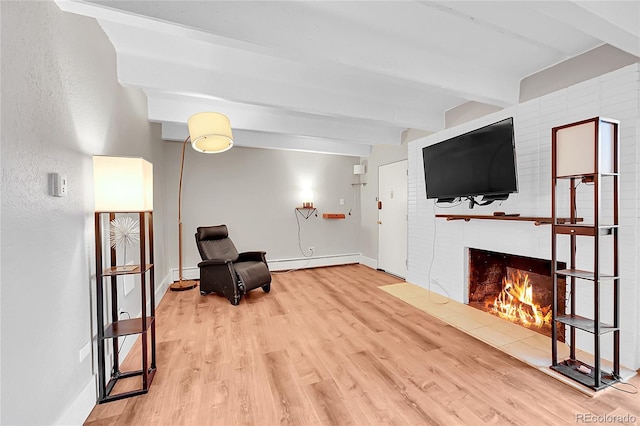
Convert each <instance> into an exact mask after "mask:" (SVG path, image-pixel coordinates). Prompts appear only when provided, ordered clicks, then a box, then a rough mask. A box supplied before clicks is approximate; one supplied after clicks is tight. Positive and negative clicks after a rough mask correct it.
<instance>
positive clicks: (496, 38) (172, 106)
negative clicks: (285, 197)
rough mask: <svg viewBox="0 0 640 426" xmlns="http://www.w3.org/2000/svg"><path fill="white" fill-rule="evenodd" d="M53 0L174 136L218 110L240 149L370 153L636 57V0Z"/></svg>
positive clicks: (639, 17)
mask: <svg viewBox="0 0 640 426" xmlns="http://www.w3.org/2000/svg"><path fill="white" fill-rule="evenodd" d="M56 3H57V4H58V5H59V7H60V8H61V9H62V10H65V11H69V12H74V13H78V14H82V15H86V16H91V17H94V18H96V19H97V20H98V22H99V24H100V25H101V26H102V28H103V29H104V31H105V32H106V34H107V36H108V37H109V40H110V41H111V43H113V46H114V47H115V50H116V52H117V63H118V80H119V81H120V83H121V84H123V85H125V86H131V87H138V88H141V89H143V90H144V91H145V93H146V95H147V97H148V106H149V120H150V121H154V122H160V123H162V133H163V138H164V139H167V140H179V141H182V140H184V138H185V137H186V136H187V129H186V124H185V123H186V121H187V119H188V117H189V116H190V115H191V114H194V113H196V112H200V111H218V112H222V113H224V114H226V115H228V116H229V118H230V120H231V124H232V127H233V131H234V140H235V142H236V144H237V145H240V146H255V147H267V148H280V149H296V150H307V151H315V152H327V153H339V154H345V155H355V156H367V155H369V153H370V150H371V147H372V146H373V145H377V144H391V145H399V144H400V141H401V133H402V132H403V131H404V130H405V129H408V128H413V129H420V130H426V131H438V130H440V129H442V128H443V127H444V113H445V111H447V110H449V109H451V108H453V107H455V106H457V105H460V104H463V103H465V102H467V101H477V102H484V103H489V104H493V105H497V106H501V107H504V106H508V105H512V104H515V103H517V102H518V94H519V84H520V81H521V80H522V79H523V78H524V77H527V76H529V75H531V74H534V73H536V72H538V71H540V70H543V69H545V68H547V67H549V66H551V65H554V64H557V63H559V62H562V61H564V60H566V59H568V58H571V57H574V56H576V55H579V54H581V53H584V52H586V51H588V50H591V49H593V48H595V47H597V46H600V45H602V44H605V43H606V44H610V45H612V46H614V47H617V48H618V49H620V50H623V51H625V52H627V53H630V54H632V55H635V56H640V2H638V1H621V2H618V1H602V2H598V1H589V2H574V1H531V2H527V1H511V2H508V1H437V2H433V1H81V0H70V1H64V0H56Z"/></svg>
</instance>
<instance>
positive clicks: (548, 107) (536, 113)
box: [407, 64, 640, 369]
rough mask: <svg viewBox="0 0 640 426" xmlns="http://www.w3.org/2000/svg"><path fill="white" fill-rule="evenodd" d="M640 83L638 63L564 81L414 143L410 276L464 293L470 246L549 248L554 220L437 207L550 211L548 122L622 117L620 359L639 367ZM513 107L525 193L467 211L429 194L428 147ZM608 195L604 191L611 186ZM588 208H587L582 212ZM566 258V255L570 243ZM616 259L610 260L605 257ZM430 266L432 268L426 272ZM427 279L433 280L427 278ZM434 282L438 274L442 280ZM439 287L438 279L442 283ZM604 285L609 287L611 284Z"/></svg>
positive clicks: (585, 300) (584, 259)
mask: <svg viewBox="0 0 640 426" xmlns="http://www.w3.org/2000/svg"><path fill="white" fill-rule="evenodd" d="M639 104H640V84H639V66H638V64H634V65H631V66H627V67H625V68H622V69H620V70H617V71H613V72H611V73H608V74H604V75H602V76H600V77H597V78H594V79H591V80H588V81H585V82H583V83H580V84H577V85H574V86H571V87H568V88H567V89H563V90H559V91H557V92H554V93H551V94H548V95H545V96H543V97H540V98H537V99H533V100H530V101H527V102H525V103H522V104H519V105H516V106H513V107H509V108H506V109H504V110H503V111H500V112H497V113H494V114H491V115H489V116H486V117H483V118H481V119H478V120H475V121H473V122H469V123H466V124H464V125H461V126H458V127H455V128H451V129H447V130H445V131H442V132H439V133H437V134H434V135H431V136H429V137H427V138H424V139H421V140H418V141H414V142H411V143H410V144H409V268H408V273H407V281H410V282H413V283H416V284H418V285H421V286H423V287H429V286H430V285H431V289H432V290H434V291H436V292H439V293H447V294H448V295H449V296H450V297H452V298H453V299H455V300H458V301H464V299H465V297H466V292H467V285H468V284H467V270H466V268H467V266H466V265H467V259H466V250H467V248H468V247H475V248H481V249H487V250H494V251H500V252H507V253H514V254H520V255H524V256H532V257H539V258H544V259H550V258H551V230H550V227H548V226H546V227H545V226H540V227H535V226H534V225H533V224H531V223H527V222H522V223H519V222H499V221H480V220H476V221H473V220H472V221H470V222H463V221H453V222H446V221H445V220H444V219H435V218H434V213H436V214H440V213H458V214H463V213H471V214H491V213H492V212H493V211H496V210H501V211H506V212H510V213H520V214H522V215H523V216H550V215H551V128H552V127H555V126H559V125H562V124H568V123H572V122H575V121H578V120H582V119H585V118H590V117H594V116H604V117H609V118H614V119H618V120H620V121H621V127H620V129H621V130H620V136H621V140H620V153H621V156H620V158H621V164H620V173H621V178H620V180H621V194H620V224H621V229H620V272H621V294H622V300H621V312H622V318H621V341H622V344H621V362H622V363H623V364H624V365H626V366H627V367H631V368H634V369H637V368H639V367H640V337H639V335H640V327H639V323H640V316H639V314H638V306H640V290H639V289H640V286H638V280H637V277H638V272H639V269H640V260H639V259H640V256H639V254H640V248H639V246H640V231H639V229H640V202H639V200H638V192H639V191H638V190H639V189H640V164H639V159H640V151H639V143H640V136H639V135H640V123H639V120H640V119H639V117H640V111H639ZM510 116H513V117H514V120H515V139H516V151H517V159H518V165H517V166H518V179H519V193H518V194H514V195H511V196H510V197H509V199H508V200H507V201H505V202H503V203H502V204H496V203H494V204H493V205H490V206H486V207H478V206H476V207H475V208H474V210H473V211H469V209H468V207H467V204H466V203H464V204H463V205H460V206H458V207H455V208H451V209H444V208H439V207H434V203H433V200H427V199H426V196H425V186H424V171H423V165H422V148H423V147H424V146H427V145H431V144H434V143H437V142H440V141H443V140H445V139H448V138H450V137H453V136H455V135H458V134H461V133H464V132H467V131H469V130H472V129H475V128H478V127H481V126H483V125H486V124H489V123H492V122H495V121H498V120H500V119H503V118H506V117H510ZM605 195H606V194H605ZM586 214H588V211H587V212H586ZM578 255H579V258H578V263H579V264H581V265H584V267H588V266H586V265H588V264H589V261H590V253H589V252H588V251H587V252H586V253H585V251H581V252H579V253H578ZM560 257H561V258H562V259H561V260H564V261H567V260H568V257H569V253H568V250H567V249H566V245H565V246H564V247H562V249H561V253H560ZM607 262H608V263H609V264H610V261H607V260H605V261H604V264H605V265H606V264H607ZM429 275H430V276H429ZM429 279H430V280H431V281H429ZM436 282H437V284H436ZM440 286H441V287H442V288H441V287H440ZM606 287H607V286H606V285H605V286H604V288H605V289H606ZM602 293H603V296H604V297H603V299H604V301H603V303H602V305H603V306H602V308H603V311H604V312H603V314H604V315H605V317H606V316H610V315H611V309H610V303H607V302H610V300H611V299H610V296H608V294H610V292H609V293H608V292H607V291H606V290H603V291H602ZM591 294H592V293H591V289H589V288H586V286H585V288H582V289H581V290H580V291H579V293H578V295H577V297H578V299H577V300H578V304H579V306H580V307H581V308H580V310H581V312H579V313H582V314H584V315H586V316H588V315H589V313H590V311H591V302H590V301H591V300H592V299H591ZM611 340H612V339H611V337H610V336H604V337H603V338H602V342H603V344H604V350H603V354H604V356H605V357H607V358H609V359H611V358H610V357H611ZM591 344H592V338H591V335H588V334H586V333H580V337H579V339H578V346H579V347H581V348H584V349H587V350H589V349H590V347H591Z"/></svg>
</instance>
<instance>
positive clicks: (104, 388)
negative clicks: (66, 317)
mask: <svg viewBox="0 0 640 426" xmlns="http://www.w3.org/2000/svg"><path fill="white" fill-rule="evenodd" d="M118 213H136V214H138V218H139V229H140V253H139V255H140V257H139V264H138V265H135V266H136V269H134V270H132V271H118V270H117V269H116V268H117V266H116V250H115V248H111V250H110V254H109V264H110V265H111V267H110V268H108V269H104V266H103V250H102V217H103V215H105V214H108V215H109V221H112V220H113V219H114V218H115V215H116V212H95V218H94V220H95V239H96V240H95V244H96V285H97V291H96V316H97V328H98V341H97V346H98V403H104V402H110V401H116V400H119V399H123V398H128V397H131V396H136V395H141V394H144V393H147V392H148V391H149V387H150V386H151V382H152V381H153V377H154V376H155V372H156V326H155V289H154V287H155V285H154V283H155V280H154V268H153V261H154V259H153V212H150V211H145V212H118ZM147 236H148V238H147ZM147 262H148V263H147ZM147 272H148V273H149V289H148V291H149V294H148V298H149V302H150V310H149V313H148V314H149V315H147V303H146V302H147ZM118 275H139V276H140V298H141V305H142V313H141V317H140V318H133V319H126V320H120V319H119V318H118V286H117V279H118ZM104 278H110V284H111V285H110V286H105V285H104V283H103V280H104ZM105 287H106V288H108V289H109V291H110V293H111V313H110V318H111V323H110V324H107V325H106V326H105V312H104V296H105ZM108 320H109V318H107V322H108ZM149 332H150V334H151V336H150V347H151V360H150V361H151V362H150V363H149V359H148V358H149V345H148V343H149V342H148V340H147V333H149ZM135 334H140V337H141V341H142V369H141V370H135V371H125V372H123V371H121V370H120V359H119V354H118V349H119V345H118V340H119V338H120V337H124V336H127V335H135ZM108 339H111V341H112V344H113V349H112V350H113V354H112V360H113V368H112V370H111V374H110V378H109V381H108V382H107V381H106V380H107V379H106V345H107V340H108ZM134 376H142V386H141V388H139V389H136V390H133V391H128V392H122V393H118V394H111V392H112V391H113V388H114V386H115V385H116V383H117V382H118V380H120V379H125V378H129V377H134Z"/></svg>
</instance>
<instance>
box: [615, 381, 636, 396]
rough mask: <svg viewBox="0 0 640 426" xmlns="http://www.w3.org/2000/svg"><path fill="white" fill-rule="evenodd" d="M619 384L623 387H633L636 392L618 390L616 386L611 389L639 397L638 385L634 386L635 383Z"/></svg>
mask: <svg viewBox="0 0 640 426" xmlns="http://www.w3.org/2000/svg"><path fill="white" fill-rule="evenodd" d="M618 383H619V384H621V385H626V386H631V387H632V388H633V389H635V392H633V391H628V390H625V389H621V388H618V387H616V386H615V385H611V387H612V388H613V389H615V390H617V391H620V392H624V393H628V394H630V395H637V394H638V387H637V386H636V385H634V384H633V383H629V382H618Z"/></svg>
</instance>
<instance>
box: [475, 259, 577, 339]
mask: <svg viewBox="0 0 640 426" xmlns="http://www.w3.org/2000/svg"><path fill="white" fill-rule="evenodd" d="M565 267H566V264H565V263H564V262H558V269H564V268H565ZM565 287H566V286H565V279H564V277H560V278H559V279H558V312H564V310H565V300H566V294H565ZM552 303H553V277H552V275H551V260H545V259H537V258H532V257H524V256H516V255H513V254H507V253H497V252H492V251H486V250H479V249H473V248H471V249H469V305H470V306H473V307H474V308H476V309H480V310H482V311H485V312H488V313H490V314H492V315H495V316H497V317H500V318H502V319H505V320H507V321H510V322H513V323H514V324H518V325H521V326H523V327H526V328H528V329H530V330H533V331H536V332H538V333H541V334H544V335H545V336H551V327H552V323H553V322H552ZM557 328H558V340H559V341H561V342H564V325H563V324H560V323H558V324H557Z"/></svg>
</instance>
